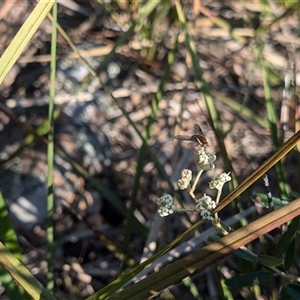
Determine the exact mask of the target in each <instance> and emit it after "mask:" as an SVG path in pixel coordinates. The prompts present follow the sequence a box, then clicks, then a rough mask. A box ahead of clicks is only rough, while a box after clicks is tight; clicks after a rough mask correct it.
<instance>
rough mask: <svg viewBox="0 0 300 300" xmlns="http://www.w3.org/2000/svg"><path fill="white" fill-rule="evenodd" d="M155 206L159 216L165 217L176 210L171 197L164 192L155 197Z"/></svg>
mask: <svg viewBox="0 0 300 300" xmlns="http://www.w3.org/2000/svg"><path fill="white" fill-rule="evenodd" d="M157 206H158V210H157V211H158V214H159V215H160V216H161V217H166V216H168V215H171V214H173V213H174V212H176V207H175V205H174V204H173V198H172V196H171V195H168V194H165V195H163V196H162V197H160V198H158V199H157Z"/></svg>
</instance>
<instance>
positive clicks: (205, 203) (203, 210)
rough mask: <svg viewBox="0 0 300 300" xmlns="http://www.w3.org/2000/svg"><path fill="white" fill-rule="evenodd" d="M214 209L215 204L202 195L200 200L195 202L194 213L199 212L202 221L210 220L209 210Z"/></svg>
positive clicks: (209, 198)
mask: <svg viewBox="0 0 300 300" xmlns="http://www.w3.org/2000/svg"><path fill="white" fill-rule="evenodd" d="M215 207H216V202H215V201H213V200H212V199H211V197H209V196H207V195H206V194H204V196H203V197H202V198H200V199H199V200H198V201H197V204H196V206H195V209H196V211H198V212H200V214H201V217H202V218H203V219H207V220H210V219H211V210H213V209H214V208H215Z"/></svg>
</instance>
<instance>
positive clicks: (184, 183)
mask: <svg viewBox="0 0 300 300" xmlns="http://www.w3.org/2000/svg"><path fill="white" fill-rule="evenodd" d="M191 180H192V171H191V170H188V169H184V170H182V171H181V178H180V179H179V180H178V181H177V186H178V188H179V189H180V190H184V189H186V188H187V187H188V186H189V184H190V182H191Z"/></svg>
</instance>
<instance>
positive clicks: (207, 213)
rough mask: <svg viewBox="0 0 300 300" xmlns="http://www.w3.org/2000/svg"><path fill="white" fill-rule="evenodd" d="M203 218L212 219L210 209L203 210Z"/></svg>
mask: <svg viewBox="0 0 300 300" xmlns="http://www.w3.org/2000/svg"><path fill="white" fill-rule="evenodd" d="M200 215H201V217H202V219H206V220H210V219H211V213H210V211H208V210H202V211H201V213H200Z"/></svg>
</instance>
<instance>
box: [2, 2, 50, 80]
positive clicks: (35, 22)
mask: <svg viewBox="0 0 300 300" xmlns="http://www.w3.org/2000/svg"><path fill="white" fill-rule="evenodd" d="M53 4H54V0H44V1H40V2H38V3H37V5H36V7H35V8H34V10H33V11H32V13H31V14H30V16H29V17H28V18H27V19H26V21H25V23H24V24H23V25H22V27H21V28H20V30H19V31H18V33H17V34H16V35H15V37H14V39H13V40H12V42H11V43H10V44H9V46H8V47H7V49H6V50H5V52H4V53H3V55H2V56H1V59H0V84H1V83H2V82H3V80H4V78H5V77H6V75H7V74H8V72H9V71H10V69H11V68H12V67H13V65H14V64H15V62H16V61H17V59H18V58H19V56H20V55H21V53H22V51H23V50H24V49H25V47H26V46H27V44H28V42H29V41H30V39H31V38H32V36H33V35H34V33H35V32H36V30H37V29H38V28H39V26H40V25H41V23H42V22H43V21H44V19H45V17H46V15H47V13H48V12H49V11H50V9H51V7H52V5H53Z"/></svg>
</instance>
